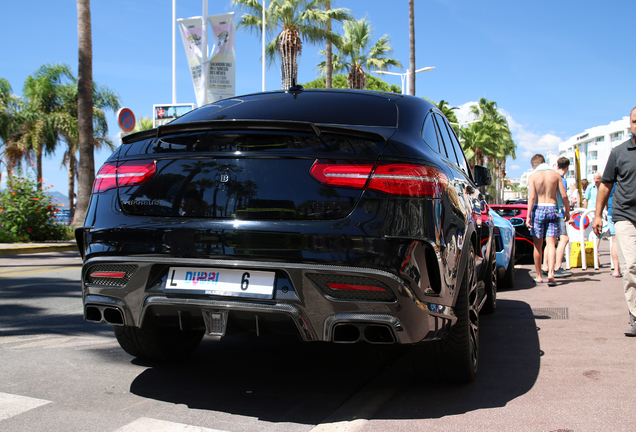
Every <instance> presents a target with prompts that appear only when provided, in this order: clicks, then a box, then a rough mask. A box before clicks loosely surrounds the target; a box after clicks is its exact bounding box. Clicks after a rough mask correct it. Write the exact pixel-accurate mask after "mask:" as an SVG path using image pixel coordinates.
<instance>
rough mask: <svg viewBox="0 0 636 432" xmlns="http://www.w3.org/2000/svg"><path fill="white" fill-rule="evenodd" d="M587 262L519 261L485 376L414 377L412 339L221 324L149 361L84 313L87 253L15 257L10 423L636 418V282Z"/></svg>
mask: <svg viewBox="0 0 636 432" xmlns="http://www.w3.org/2000/svg"><path fill="white" fill-rule="evenodd" d="M601 252H602V256H601V262H602V263H603V262H604V263H605V264H606V266H605V267H603V268H601V269H600V270H594V269H587V270H585V271H583V270H581V269H574V273H575V275H574V276H573V277H571V278H567V279H561V280H560V283H559V285H558V286H557V287H555V288H549V287H547V285H546V284H542V285H536V284H535V283H534V282H533V281H532V276H534V274H533V272H531V271H530V269H531V267H532V266H530V265H519V266H518V267H517V272H516V275H515V284H516V286H515V288H514V289H513V290H507V291H503V292H500V293H499V301H498V308H497V311H496V312H495V314H494V315H492V316H485V317H482V320H481V334H480V342H481V357H480V370H479V375H478V377H477V380H476V381H475V382H474V383H473V384H471V385H440V384H432V383H426V382H421V381H416V380H414V379H413V378H412V369H411V364H410V359H409V356H408V355H407V354H408V349H407V348H406V347H401V346H378V345H365V344H361V345H332V344H321V343H315V344H303V343H299V342H297V341H296V340H295V339H291V338H287V337H261V338H256V337H252V338H249V337H245V336H232V337H227V338H223V339H218V338H211V337H206V338H204V340H203V342H202V344H201V346H200V347H199V349H198V350H197V351H196V352H195V354H194V356H193V357H192V359H191V360H189V361H188V362H185V363H182V364H176V365H166V364H147V363H143V362H140V361H139V360H137V359H134V358H132V357H131V356H129V355H128V354H126V353H125V352H123V351H122V350H121V349H120V348H119V345H118V344H117V342H116V340H115V338H114V336H113V334H112V330H111V328H110V326H108V325H105V324H89V323H85V322H84V321H83V320H82V308H81V296H80V288H79V271H80V270H79V264H80V260H79V257H78V256H77V253H75V252H58V253H52V254H34V255H17V256H4V257H0V430H2V431H9V432H13V431H16V432H17V431H20V432H22V431H25V430H28V431H47V432H57V431H94V432H101V431H104V432H113V431H124V432H132V431H149V430H152V431H191V432H193V431H214V430H216V431H227V432H242V431H316V432H324V431H329V432H331V431H341V432H351V431H365V432H371V431H378V432H379V431H382V432H384V431H387V430H389V431H420V430H433V431H493V430H511V431H577V432H578V431H606V430H609V431H633V430H634V429H635V428H636V427H635V425H636V421H635V420H634V419H633V417H634V414H633V413H634V411H635V409H636V396H635V392H634V388H636V360H635V358H634V357H635V355H636V338H627V337H625V336H624V335H623V331H624V330H625V329H626V328H627V311H626V306H625V300H624V296H623V294H622V285H621V281H620V280H617V279H614V278H612V277H611V276H610V273H611V271H610V269H609V264H608V263H609V253H608V251H607V242H602V247H601Z"/></svg>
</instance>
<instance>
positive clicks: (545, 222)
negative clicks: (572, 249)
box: [530, 204, 561, 238]
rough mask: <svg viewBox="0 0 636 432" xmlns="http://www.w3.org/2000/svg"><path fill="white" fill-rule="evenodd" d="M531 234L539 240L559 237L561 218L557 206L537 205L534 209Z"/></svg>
mask: <svg viewBox="0 0 636 432" xmlns="http://www.w3.org/2000/svg"><path fill="white" fill-rule="evenodd" d="M530 220H531V222H532V228H531V229H530V234H531V235H532V236H534V237H537V238H545V237H559V236H560V235H561V218H560V217H559V211H558V210H557V206H556V205H537V204H535V205H534V207H533V208H532V217H531V218H530Z"/></svg>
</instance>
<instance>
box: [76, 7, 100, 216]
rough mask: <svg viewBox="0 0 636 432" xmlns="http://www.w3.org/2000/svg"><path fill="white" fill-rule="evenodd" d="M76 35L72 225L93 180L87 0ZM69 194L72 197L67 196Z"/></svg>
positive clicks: (81, 211)
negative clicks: (75, 173)
mask: <svg viewBox="0 0 636 432" xmlns="http://www.w3.org/2000/svg"><path fill="white" fill-rule="evenodd" d="M77 36H78V42H79V44H78V45H79V66H78V73H77V75H78V84H77V128H78V132H79V169H78V185H77V209H76V212H75V216H76V217H75V219H74V220H73V227H76V228H77V227H80V226H82V225H83V223H84V216H86V210H87V209H88V202H89V199H90V195H91V189H92V187H93V182H94V180H95V155H94V145H93V42H92V35H91V5H90V0H77ZM70 198H72V197H70Z"/></svg>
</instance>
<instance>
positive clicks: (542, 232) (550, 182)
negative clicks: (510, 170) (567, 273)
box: [526, 154, 570, 286]
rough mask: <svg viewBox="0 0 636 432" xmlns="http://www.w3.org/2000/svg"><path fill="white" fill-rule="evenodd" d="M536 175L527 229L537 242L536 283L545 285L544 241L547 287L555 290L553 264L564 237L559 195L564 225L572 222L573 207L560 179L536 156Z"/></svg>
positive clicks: (532, 176)
mask: <svg viewBox="0 0 636 432" xmlns="http://www.w3.org/2000/svg"><path fill="white" fill-rule="evenodd" d="M530 163H531V164H532V168H533V169H534V171H533V173H532V174H530V175H529V176H528V215H527V217H526V225H527V226H528V228H530V233H531V234H532V239H533V242H534V253H533V257H534V266H535V269H536V271H537V277H536V278H535V280H534V281H535V282H536V283H543V282H544V280H543V277H542V275H541V263H542V261H543V260H542V256H543V254H542V249H543V239H544V238H545V242H546V247H545V254H546V262H547V263H548V286H556V281H555V279H554V264H555V256H556V242H557V239H558V238H559V236H560V235H561V226H560V225H561V215H560V214H559V210H558V208H557V198H556V196H557V192H560V193H561V197H562V198H563V205H564V216H563V220H564V222H567V221H568V220H569V219H570V203H569V202H568V198H567V193H566V191H565V187H564V186H563V182H562V181H561V176H560V175H559V173H557V172H556V171H553V170H552V169H551V168H550V166H549V165H548V164H546V163H545V158H544V157H543V155H540V154H536V155H534V156H533V157H532V159H531V160H530Z"/></svg>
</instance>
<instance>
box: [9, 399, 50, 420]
mask: <svg viewBox="0 0 636 432" xmlns="http://www.w3.org/2000/svg"><path fill="white" fill-rule="evenodd" d="M48 403H51V401H47V400H44V399H36V398H31V397H27V396H18V395H14V394H9V393H2V392H0V421H2V420H6V419H8V418H10V417H13V416H16V415H18V414H22V413H23V412H26V411H29V410H32V409H34V408H37V407H40V406H42V405H46V404H48Z"/></svg>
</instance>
